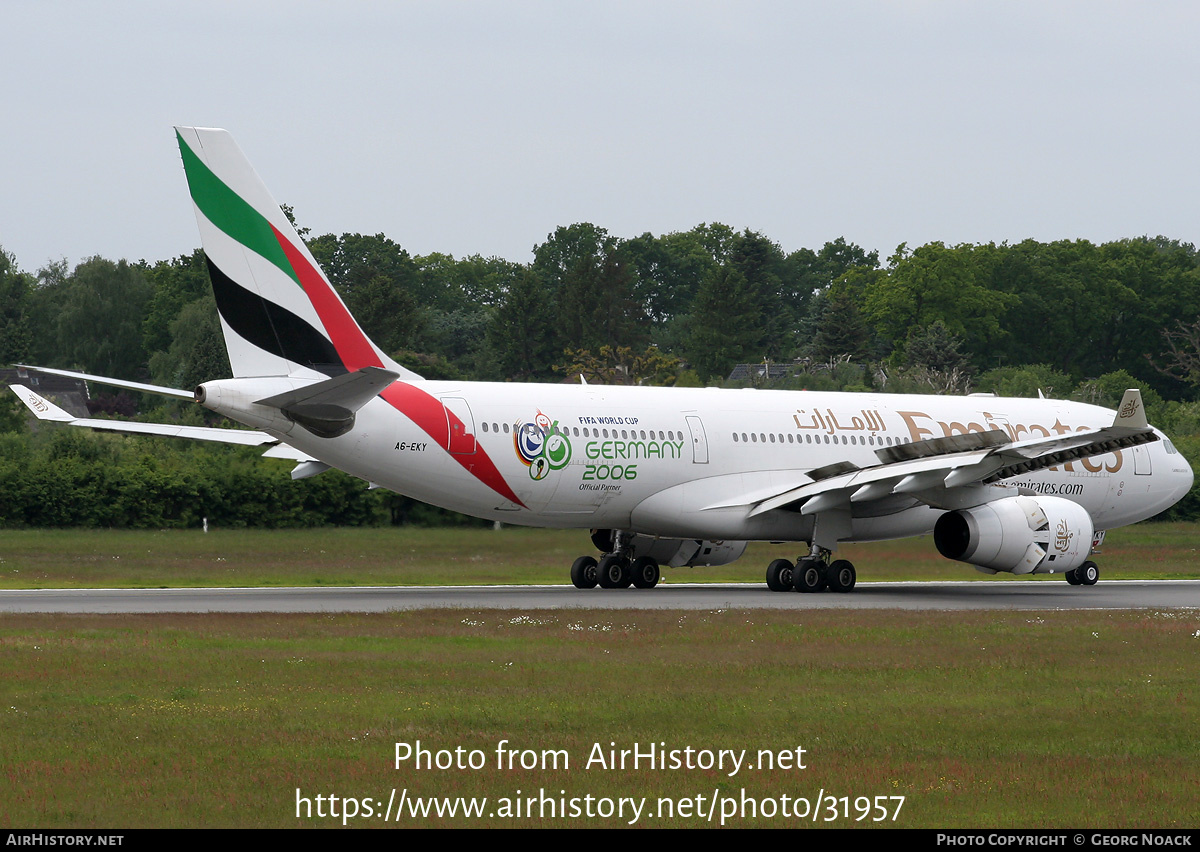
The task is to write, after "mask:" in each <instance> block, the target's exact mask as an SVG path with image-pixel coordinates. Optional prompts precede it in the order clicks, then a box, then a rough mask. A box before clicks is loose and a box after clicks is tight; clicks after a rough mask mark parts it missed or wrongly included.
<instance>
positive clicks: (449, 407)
mask: <svg viewBox="0 0 1200 852" xmlns="http://www.w3.org/2000/svg"><path fill="white" fill-rule="evenodd" d="M442 405H443V406H444V407H445V409H446V449H447V450H449V451H450V452H452V453H454V454H455V455H459V456H469V455H471V454H473V453H474V452H475V417H474V416H473V415H472V414H471V406H469V405H467V401H466V400H465V399H463V398H462V397H457V396H444V397H442Z"/></svg>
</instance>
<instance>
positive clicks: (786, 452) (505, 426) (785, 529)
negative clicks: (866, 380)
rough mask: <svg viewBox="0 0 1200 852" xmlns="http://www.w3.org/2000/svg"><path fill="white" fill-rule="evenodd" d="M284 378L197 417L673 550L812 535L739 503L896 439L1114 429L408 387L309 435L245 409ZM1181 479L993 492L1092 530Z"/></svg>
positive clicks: (1027, 483)
mask: <svg viewBox="0 0 1200 852" xmlns="http://www.w3.org/2000/svg"><path fill="white" fill-rule="evenodd" d="M292 382H293V380H288V379H232V380H226V381H222V382H212V383H209V385H208V387H215V386H220V390H221V393H220V394H215V395H213V394H210V398H212V401H211V402H208V403H206V405H208V406H209V407H211V408H214V409H215V410H218V411H221V412H222V413H225V414H228V415H229V416H231V417H233V418H234V419H237V420H240V421H242V422H244V423H246V424H247V425H250V426H253V427H256V428H262V429H265V430H267V431H269V432H271V433H272V434H275V435H276V436H277V437H280V438H281V439H282V440H284V441H286V442H287V443H289V444H291V445H292V446H294V447H296V448H297V449H299V450H302V451H303V452H305V453H309V454H311V455H312V456H313V457H314V458H316V459H319V460H320V461H323V462H326V463H328V464H330V465H332V466H334V467H337V468H340V469H342V470H345V471H347V472H348V473H351V474H353V475H355V476H359V477H361V478H363V479H366V480H369V481H371V482H373V483H376V484H378V485H380V486H383V487H386V488H388V489H391V490H393V491H396V492H399V493H402V494H405V495H408V496H411V497H414V498H416V499H418V500H422V501H424V502H427V503H432V504H434V505H437V506H442V507H445V508H447V509H452V510H455V511H458V512H463V513H465V514H469V515H475V516H478V517H482V518H488V519H491V520H498V521H503V522H506V523H513V524H524V525H529V526H546V527H568V528H612V529H622V530H629V531H633V532H639V533H644V534H647V535H653V536H664V537H672V538H704V539H715V540H720V539H737V540H771V541H808V540H810V536H811V534H812V524H813V520H812V517H811V516H806V515H802V514H800V513H799V512H797V511H794V510H789V509H778V510H774V511H770V512H766V513H762V514H759V515H757V516H754V517H751V513H750V511H749V510H750V507H751V506H752V505H753V504H754V503H756V502H757V501H759V500H763V499H766V498H768V497H771V496H774V495H776V494H779V493H781V492H782V491H785V490H786V489H788V488H793V487H796V486H798V485H801V484H803V483H806V482H808V481H810V480H809V478H808V473H809V471H812V470H814V469H817V468H822V467H824V466H827V465H830V464H833V463H837V462H852V463H854V464H855V465H858V466H859V467H868V466H871V465H875V464H878V463H879V459H878V458H877V456H876V454H875V452H876V451H877V450H879V449H882V448H884V447H888V446H894V445H896V444H899V443H911V442H914V441H920V440H924V439H928V438H938V437H942V436H946V435H952V434H962V433H965V432H968V431H970V432H984V431H989V430H995V429H1000V430H1003V431H1004V432H1005V433H1006V434H1007V435H1008V436H1009V437H1010V438H1011V439H1012V440H1013V441H1014V442H1019V441H1022V440H1027V439H1030V438H1036V437H1043V436H1053V435H1056V434H1057V435H1064V434H1068V433H1071V432H1077V431H1082V430H1089V429H1095V428H1100V427H1103V426H1106V425H1108V424H1110V423H1112V421H1113V412H1112V411H1109V410H1107V409H1103V408H1099V407H1097V406H1092V405H1086V404H1083V403H1076V402H1066V401H1060V400H1031V399H1016V398H998V397H991V396H979V397H946V396H904V395H891V394H860V393H822V392H810V391H764V390H721V389H715V388H707V389H686V388H647V387H619V386H595V385H565V384H558V385H553V384H496V383H476V382H440V381H416V382H397V383H396V384H395V385H393V386H392V387H391V388H389V389H388V390H387V391H385V392H384V393H383V394H381V395H380V397H377V398H375V399H372V400H371V401H370V402H369V403H367V404H366V405H365V406H364V407H363V408H362V409H360V410H359V411H358V413H357V417H356V422H355V425H354V428H353V429H352V430H351V431H350V432H348V433H347V434H345V435H343V436H341V437H337V438H319V437H316V436H315V435H313V434H311V433H310V432H308V431H307V430H306V429H305V428H304V427H302V426H299V425H296V424H294V423H291V422H290V421H288V420H287V419H286V418H284V417H282V415H281V414H280V413H279V412H278V411H275V410H269V409H266V408H264V407H263V406H257V405H253V404H252V403H251V402H250V401H251V400H254V399H261V398H263V397H265V396H268V395H269V393H270V392H272V391H278V390H283V389H287V388H288V387H290V386H291V383H292ZM301 383H302V382H301ZM243 388H244V392H241V391H242V390H243ZM235 398H236V401H235ZM222 399H223V400H225V402H224V403H222V402H221V400H222ZM1191 483H1192V472H1191V469H1190V468H1189V467H1188V465H1187V463H1186V461H1185V460H1184V459H1183V456H1182V455H1180V454H1179V453H1178V452H1176V451H1174V448H1173V447H1171V446H1170V444H1169V443H1168V442H1165V441H1162V440H1158V441H1154V442H1153V443H1150V444H1147V445H1144V446H1141V447H1136V448H1134V449H1126V450H1119V451H1116V452H1113V453H1109V454H1106V455H1102V456H1096V457H1094V458H1090V459H1083V460H1079V461H1075V462H1071V463H1067V464H1064V465H1062V466H1061V467H1057V468H1051V469H1047V470H1042V471H1039V472H1036V473H1031V474H1026V475H1023V476H1019V477H1014V478H1012V479H1009V480H1006V481H1005V484H1007V485H1017V486H1022V487H1024V488H1026V489H1029V490H1030V491H1031V492H1033V493H1037V494H1042V495H1053V496H1058V497H1063V498H1066V499H1068V500H1071V501H1073V502H1075V503H1078V504H1080V505H1081V506H1083V507H1084V508H1085V509H1086V510H1087V512H1088V513H1089V514H1090V515H1091V517H1092V519H1093V522H1094V524H1095V528H1096V529H1098V530H1100V529H1109V528H1113V527H1118V526H1122V525H1125V524H1130V523H1134V522H1136V521H1139V520H1143V519H1145V518H1148V517H1151V516H1153V515H1155V514H1157V513H1158V512H1160V511H1162V510H1163V509H1165V508H1167V507H1168V506H1170V505H1171V504H1173V503H1174V502H1175V501H1176V500H1178V499H1179V498H1180V497H1181V496H1182V495H1183V494H1184V493H1185V492H1186V491H1187V490H1188V488H1190V486H1191ZM943 511H944V510H941V509H935V508H932V507H930V506H928V505H925V504H924V503H921V502H918V501H917V500H915V499H913V498H912V497H909V496H906V495H900V494H897V495H894V497H892V498H889V499H887V500H882V501H874V502H872V503H870V504H868V505H867V506H864V507H862V508H857V509H856V510H855V512H854V516H853V519H852V531H851V534H850V535H849V536H848V537H847V536H840V538H842V540H874V539H887V538H899V537H904V536H909V535H917V534H921V533H925V532H928V531H930V530H931V529H932V527H933V524H934V522H935V521H936V520H937V518H938V517H939V516H940V515H941V514H942V513H943Z"/></svg>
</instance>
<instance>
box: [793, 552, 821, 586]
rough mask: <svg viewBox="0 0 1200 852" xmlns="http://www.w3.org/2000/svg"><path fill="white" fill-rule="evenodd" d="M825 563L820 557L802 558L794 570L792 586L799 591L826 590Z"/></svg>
mask: <svg viewBox="0 0 1200 852" xmlns="http://www.w3.org/2000/svg"><path fill="white" fill-rule="evenodd" d="M826 581H827V578H826V575H825V563H824V562H822V561H821V560H819V559H801V560H800V561H799V562H798V563H796V570H795V571H793V572H792V586H793V588H794V589H795V590H796V591H797V592H823V591H825V583H826Z"/></svg>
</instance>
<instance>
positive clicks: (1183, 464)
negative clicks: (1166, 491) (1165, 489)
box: [1171, 453, 1196, 502]
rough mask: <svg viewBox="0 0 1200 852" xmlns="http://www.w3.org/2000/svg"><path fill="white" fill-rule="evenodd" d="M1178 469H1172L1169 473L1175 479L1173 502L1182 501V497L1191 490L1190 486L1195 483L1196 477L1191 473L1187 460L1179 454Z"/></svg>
mask: <svg viewBox="0 0 1200 852" xmlns="http://www.w3.org/2000/svg"><path fill="white" fill-rule="evenodd" d="M1178 458H1179V464H1178V467H1174V466H1173V467H1172V468H1171V472H1172V473H1173V474H1174V479H1175V495H1174V496H1175V501H1176V502H1177V501H1179V500H1182V499H1183V498H1184V495H1186V494H1187V493H1188V492H1189V491H1191V490H1192V484H1193V483H1194V482H1195V481H1196V475H1195V474H1194V473H1193V472H1192V466H1191V465H1190V464H1188V462H1187V459H1185V458H1184V457H1183V454H1182V453H1180V454H1179V456H1178Z"/></svg>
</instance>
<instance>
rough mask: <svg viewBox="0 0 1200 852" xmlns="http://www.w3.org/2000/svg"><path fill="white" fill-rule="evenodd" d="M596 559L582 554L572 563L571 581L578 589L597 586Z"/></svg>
mask: <svg viewBox="0 0 1200 852" xmlns="http://www.w3.org/2000/svg"><path fill="white" fill-rule="evenodd" d="M596 581H597V577H596V560H595V558H594V557H591V556H580V557H579V558H578V559H576V560H575V562H574V563H573V564H572V565H571V582H572V583H573V584H574V586H575V588H577V589H594V588H596Z"/></svg>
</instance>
